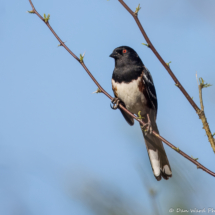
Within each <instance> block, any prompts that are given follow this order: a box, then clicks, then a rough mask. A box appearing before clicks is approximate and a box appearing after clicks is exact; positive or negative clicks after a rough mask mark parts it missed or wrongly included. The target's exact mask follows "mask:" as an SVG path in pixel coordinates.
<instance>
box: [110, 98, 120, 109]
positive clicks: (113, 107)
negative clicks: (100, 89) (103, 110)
mask: <svg viewBox="0 0 215 215" xmlns="http://www.w3.org/2000/svg"><path fill="white" fill-rule="evenodd" d="M111 103H112V104H113V106H111V104H110V107H111V108H112V109H113V110H116V109H117V108H118V107H119V103H120V100H119V99H118V98H113V99H112V101H111Z"/></svg>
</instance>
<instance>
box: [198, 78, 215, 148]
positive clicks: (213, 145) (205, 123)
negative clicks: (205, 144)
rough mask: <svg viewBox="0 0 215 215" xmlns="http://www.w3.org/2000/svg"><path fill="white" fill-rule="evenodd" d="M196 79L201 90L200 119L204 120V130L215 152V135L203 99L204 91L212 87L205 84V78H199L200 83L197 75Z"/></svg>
mask: <svg viewBox="0 0 215 215" xmlns="http://www.w3.org/2000/svg"><path fill="white" fill-rule="evenodd" d="M196 79H197V84H198V88H199V100H200V105H201V110H199V113H198V114H199V118H200V119H201V120H202V124H203V128H204V129H205V131H206V134H207V136H208V139H209V142H210V143H213V144H211V147H212V149H213V151H214V152H215V139H214V137H213V136H214V135H213V134H212V133H211V130H210V127H209V125H208V122H207V118H206V116H205V112H204V105H203V98H202V89H203V88H207V87H210V86H211V85H210V84H205V83H204V80H203V78H199V81H198V76H197V74H196ZM199 82H200V83H199Z"/></svg>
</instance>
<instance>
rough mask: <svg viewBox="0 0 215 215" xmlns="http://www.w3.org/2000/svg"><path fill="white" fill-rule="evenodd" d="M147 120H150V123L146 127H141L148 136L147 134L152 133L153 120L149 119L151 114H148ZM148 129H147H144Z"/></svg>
mask: <svg viewBox="0 0 215 215" xmlns="http://www.w3.org/2000/svg"><path fill="white" fill-rule="evenodd" d="M147 118H148V122H147V123H146V124H145V125H144V126H141V129H142V130H143V131H144V132H145V135H146V136H147V134H148V133H149V134H151V133H152V131H153V130H152V123H151V120H150V118H149V114H147ZM144 128H146V129H144Z"/></svg>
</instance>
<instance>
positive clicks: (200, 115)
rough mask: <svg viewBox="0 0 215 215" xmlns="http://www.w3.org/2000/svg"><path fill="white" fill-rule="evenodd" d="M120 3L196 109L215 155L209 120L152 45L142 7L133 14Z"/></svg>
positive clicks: (214, 141) (124, 4) (214, 140)
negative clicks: (142, 23)
mask: <svg viewBox="0 0 215 215" xmlns="http://www.w3.org/2000/svg"><path fill="white" fill-rule="evenodd" d="M118 1H119V2H120V3H121V4H122V6H123V7H124V8H125V9H126V10H127V11H128V12H129V13H130V14H131V15H132V17H133V18H134V20H135V22H136V23H137V25H138V27H139V29H140V31H141V33H142V35H143V37H144V38H145V40H146V42H147V43H148V44H144V43H143V45H146V46H148V48H150V49H151V50H152V52H153V53H154V54H155V56H156V57H157V58H158V60H159V61H160V62H161V64H162V65H163V66H164V67H165V69H166V70H167V72H168V73H169V75H170V76H171V77H172V79H173V81H174V82H175V85H176V86H177V87H178V88H179V89H180V90H181V92H182V93H183V94H184V96H185V97H186V98H187V100H188V101H189V102H190V104H191V106H192V107H193V108H194V110H195V111H196V113H197V114H198V115H199V118H200V119H201V120H202V124H203V128H204V129H205V131H206V134H207V136H208V141H209V142H210V144H211V147H212V149H213V151H214V153H215V139H214V138H213V135H212V133H211V131H210V128H209V125H208V123H207V119H206V116H205V113H204V110H200V109H199V107H198V106H197V105H196V103H195V102H194V101H193V99H192V98H191V97H190V95H189V94H188V93H187V91H186V90H185V89H184V87H183V86H182V85H181V83H180V82H179V80H178V79H177V78H176V76H175V75H174V73H173V72H172V70H171V69H170V67H169V63H165V61H164V60H163V58H162V57H161V56H160V54H159V53H158V52H157V50H156V49H155V47H154V46H153V44H152V43H151V41H150V39H149V38H148V36H147V34H146V32H145V31H144V29H143V26H142V25H141V23H140V21H139V19H138V11H139V10H140V6H139V5H138V7H137V8H136V11H135V12H133V11H132V10H131V9H130V8H129V7H128V5H127V4H126V3H125V2H124V1H123V0H118ZM201 105H202V104H201Z"/></svg>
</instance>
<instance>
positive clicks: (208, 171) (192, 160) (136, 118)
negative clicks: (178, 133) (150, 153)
mask: <svg viewBox="0 0 215 215" xmlns="http://www.w3.org/2000/svg"><path fill="white" fill-rule="evenodd" d="M29 2H30V4H31V6H32V9H33V11H34V13H35V14H36V15H37V16H38V17H39V18H40V19H41V20H42V21H43V22H44V23H45V24H46V25H47V27H48V28H49V29H50V30H51V32H52V33H53V34H54V36H55V37H56V38H57V40H58V41H59V42H60V44H62V46H63V47H64V48H65V49H66V50H67V51H68V52H69V53H70V54H71V55H72V56H73V57H74V58H75V59H76V60H77V61H78V62H79V63H80V64H81V65H82V67H83V68H84V69H85V71H86V72H87V73H88V75H89V76H90V78H91V79H92V80H93V82H94V83H95V84H96V85H97V86H98V88H99V89H100V90H101V92H102V93H104V94H105V95H106V96H107V97H108V98H109V99H111V100H112V99H113V97H112V96H110V95H109V94H108V93H107V92H106V91H105V90H104V89H103V88H102V87H101V85H100V84H99V83H98V82H97V80H96V79H95V78H94V77H93V75H92V74H91V72H90V71H89V70H88V68H87V67H86V65H85V64H84V62H83V60H82V61H81V60H80V59H79V58H78V57H77V56H76V55H75V54H74V53H73V52H72V51H71V50H70V49H69V48H68V47H67V46H66V45H65V44H64V43H63V41H62V40H61V39H60V38H59V37H58V35H57V34H56V33H55V31H54V30H53V28H52V27H51V26H50V24H49V22H48V21H47V22H45V21H44V19H43V18H42V16H41V15H40V14H39V13H38V12H37V11H36V9H35V7H34V5H33V3H32V1H31V0H29ZM119 107H120V108H121V109H123V110H124V111H125V112H126V113H128V114H129V115H130V116H132V117H133V118H134V119H135V120H136V121H138V122H139V123H140V124H142V125H143V126H144V125H146V124H145V123H144V122H143V121H142V120H140V119H138V117H136V116H135V115H134V114H132V113H131V112H130V111H128V110H127V109H126V108H125V107H124V106H123V105H122V104H119ZM153 134H154V135H155V136H156V137H157V138H159V139H161V140H162V141H163V142H164V143H166V144H167V145H168V146H169V147H171V148H172V149H174V150H175V151H176V152H178V153H179V154H181V155H182V156H183V157H185V158H186V159H188V160H189V161H191V162H192V163H194V164H195V165H196V166H197V168H200V169H202V170H203V171H205V172H207V173H208V174H210V175H212V176H214V177H215V173H214V172H212V171H210V170H209V169H207V168H206V167H204V166H203V165H202V164H200V163H199V162H197V161H196V160H195V159H193V158H191V157H190V156H189V155H187V154H186V153H184V152H183V151H181V150H179V149H178V148H176V147H175V146H174V145H173V144H171V143H170V142H168V141H167V140H166V139H164V138H163V137H162V136H160V135H159V134H157V133H156V132H155V131H153Z"/></svg>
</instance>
